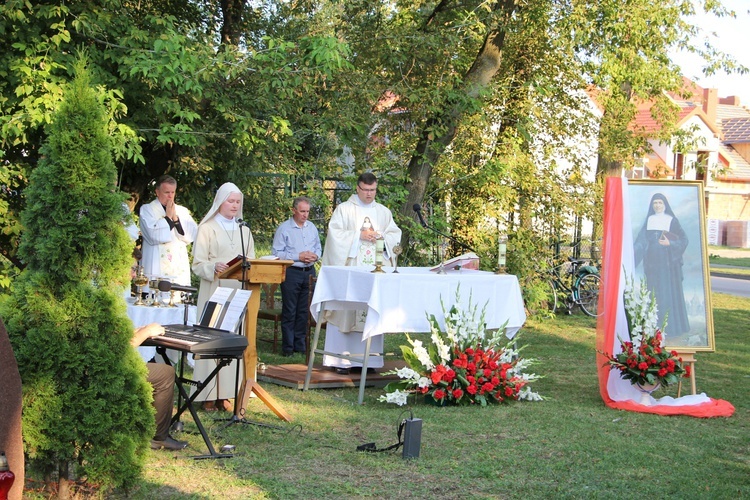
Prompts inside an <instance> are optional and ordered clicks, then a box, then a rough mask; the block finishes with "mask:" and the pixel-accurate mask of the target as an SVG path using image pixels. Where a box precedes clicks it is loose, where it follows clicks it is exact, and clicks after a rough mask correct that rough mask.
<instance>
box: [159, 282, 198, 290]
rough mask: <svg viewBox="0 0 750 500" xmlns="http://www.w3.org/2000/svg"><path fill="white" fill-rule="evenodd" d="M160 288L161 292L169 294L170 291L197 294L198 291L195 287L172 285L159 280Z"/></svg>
mask: <svg viewBox="0 0 750 500" xmlns="http://www.w3.org/2000/svg"><path fill="white" fill-rule="evenodd" d="M158 288H159V291H160V292H168V291H170V290H174V291H176V292H187V293H196V292H197V291H198V289H197V288H195V287H192V286H182V285H178V284H177V283H171V282H169V281H166V280H159V285H158Z"/></svg>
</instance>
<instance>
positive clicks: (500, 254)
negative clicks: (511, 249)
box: [497, 236, 508, 269]
mask: <svg viewBox="0 0 750 500" xmlns="http://www.w3.org/2000/svg"><path fill="white" fill-rule="evenodd" d="M507 253H508V239H507V238H506V237H505V236H500V238H498V240H497V267H498V268H500V269H502V268H504V267H505V257H506V255H507Z"/></svg>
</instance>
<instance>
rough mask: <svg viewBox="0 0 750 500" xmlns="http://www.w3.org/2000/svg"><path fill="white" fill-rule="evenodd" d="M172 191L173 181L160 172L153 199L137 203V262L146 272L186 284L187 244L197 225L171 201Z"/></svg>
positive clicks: (187, 275) (181, 208)
mask: <svg viewBox="0 0 750 500" xmlns="http://www.w3.org/2000/svg"><path fill="white" fill-rule="evenodd" d="M176 191H177V181H176V180H174V178H172V177H170V176H169V175H162V176H161V177H159V178H158V179H157V180H156V187H155V190H154V192H155V194H156V199H155V200H154V201H152V202H151V203H148V204H146V205H143V206H142V207H141V212H140V227H141V235H142V236H143V245H142V248H141V251H142V253H143V257H142V260H141V265H143V272H144V273H145V274H146V275H147V276H153V277H160V278H170V279H171V280H172V282H173V283H177V284H179V285H183V286H190V260H189V258H188V252H187V246H188V245H189V244H190V243H192V242H193V240H195V235H196V233H197V231H198V225H197V224H196V223H195V221H194V220H193V217H192V216H191V215H190V212H189V211H188V209H187V208H185V207H183V206H180V205H178V204H176V203H175V200H174V198H175V193H176Z"/></svg>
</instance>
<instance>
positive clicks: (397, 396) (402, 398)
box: [378, 389, 409, 406]
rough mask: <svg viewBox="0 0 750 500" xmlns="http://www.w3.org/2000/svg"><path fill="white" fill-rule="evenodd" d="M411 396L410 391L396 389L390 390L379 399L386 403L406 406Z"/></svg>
mask: <svg viewBox="0 0 750 500" xmlns="http://www.w3.org/2000/svg"><path fill="white" fill-rule="evenodd" d="M408 397H409V393H408V392H404V391H400V390H398V389H396V390H395V391H393V392H389V393H388V394H384V395H382V396H380V397H379V398H378V401H381V402H382V401H384V402H386V403H394V404H397V405H399V406H404V405H405V404H406V403H407V398H408Z"/></svg>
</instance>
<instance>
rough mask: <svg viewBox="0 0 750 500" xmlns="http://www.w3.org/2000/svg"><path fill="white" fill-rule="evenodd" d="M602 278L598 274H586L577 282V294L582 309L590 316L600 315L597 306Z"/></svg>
mask: <svg viewBox="0 0 750 500" xmlns="http://www.w3.org/2000/svg"><path fill="white" fill-rule="evenodd" d="M600 282H601V280H600V279H599V276H597V275H596V274H591V273H589V274H584V275H583V276H581V277H580V278H578V281H577V282H576V287H575V291H576V295H577V299H578V305H579V306H581V311H583V312H584V313H585V314H588V315H589V316H594V317H596V316H598V314H597V312H596V306H597V304H598V303H599V283H600Z"/></svg>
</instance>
